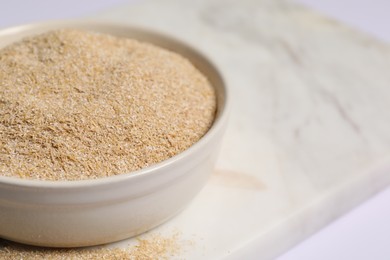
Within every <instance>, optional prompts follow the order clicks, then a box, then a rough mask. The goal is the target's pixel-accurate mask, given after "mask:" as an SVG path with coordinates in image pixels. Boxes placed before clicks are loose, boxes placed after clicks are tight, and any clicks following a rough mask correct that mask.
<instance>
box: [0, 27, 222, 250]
mask: <svg viewBox="0 0 390 260" xmlns="http://www.w3.org/2000/svg"><path fill="white" fill-rule="evenodd" d="M26 37H27V38H26ZM22 39H23V40H22ZM20 40H22V41H20ZM17 41H19V42H18V43H15V42H17ZM0 48H1V49H0V78H1V80H2V81H1V83H0V121H1V123H0V135H2V136H1V137H2V139H1V140H2V142H1V147H0V149H1V155H0V156H1V157H0V198H1V200H0V212H1V214H0V226H1V227H2V229H1V230H0V237H2V238H5V239H9V240H13V241H17V242H21V243H26V244H31V245H39V246H52V247H78V246H90V245H97V244H103V243H109V242H113V241H117V240H121V239H125V238H128V237H131V236H134V235H137V234H140V233H142V232H144V231H146V230H149V229H151V228H153V227H155V226H157V225H159V224H161V223H163V222H164V221H166V220H167V219H169V218H171V217H172V216H174V215H175V214H176V213H178V212H179V211H180V210H181V209H183V207H184V206H186V205H187V204H188V203H189V202H190V201H191V199H192V198H193V197H194V196H195V195H196V193H197V192H198V191H199V190H200V189H201V187H202V186H203V185H204V183H205V181H206V180H207V177H208V176H209V174H210V173H211V171H212V167H213V164H214V162H215V158H216V155H217V151H218V147H219V144H220V141H221V137H222V133H223V131H224V128H225V125H226V89H225V86H224V83H223V80H222V78H221V76H220V74H219V73H218V71H217V70H216V69H215V67H214V66H213V65H212V64H211V63H210V62H209V61H208V60H207V59H206V58H204V57H203V55H201V54H200V53H198V52H197V51H195V50H193V49H192V48H191V47H188V46H187V45H186V44H183V43H181V42H178V41H176V40H173V39H171V38H169V37H167V36H163V35H160V34H158V33H155V32H150V31H147V30H144V29H137V28H132V27H127V26H121V25H109V24H98V23H87V22H65V23H50V24H49V23H42V24H35V25H26V26H20V27H15V28H11V29H6V30H3V31H1V32H0ZM15 75H16V76H15ZM3 227H4V228H3Z"/></svg>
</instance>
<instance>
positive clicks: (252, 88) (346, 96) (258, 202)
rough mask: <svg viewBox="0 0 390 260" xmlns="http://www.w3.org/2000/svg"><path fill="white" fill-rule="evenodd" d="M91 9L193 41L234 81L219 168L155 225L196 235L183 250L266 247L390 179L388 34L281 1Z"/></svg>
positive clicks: (243, 252) (227, 252)
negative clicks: (379, 38)
mask: <svg viewBox="0 0 390 260" xmlns="http://www.w3.org/2000/svg"><path fill="white" fill-rule="evenodd" d="M99 18H104V19H107V20H110V21H117V22H121V23H128V24H139V25H142V26H147V27H151V28H154V29H158V30H160V31H163V32H166V33H169V34H172V35H175V36H176V37H179V38H181V39H183V40H185V41H187V42H190V43H192V44H193V45H195V46H197V47H198V48H199V49H201V50H202V51H203V52H205V53H206V54H207V55H209V56H210V57H211V58H212V59H213V60H214V61H215V62H216V63H217V65H219V66H220V68H221V70H222V72H223V73H224V75H225V77H226V79H227V82H228V84H229V85H230V87H231V91H232V97H233V98H232V101H233V102H232V103H233V106H232V117H231V124H230V128H229V131H228V133H227V137H226V139H225V143H224V147H223V151H222V154H221V157H220V161H219V164H218V168H219V169H220V170H219V174H216V175H215V176H213V178H212V179H211V181H210V182H209V184H208V185H207V186H206V188H205V189H204V190H203V191H202V193H201V194H200V195H199V196H198V197H197V198H196V200H195V201H194V203H193V204H192V205H191V206H190V207H189V208H188V209H187V210H186V211H185V212H183V214H181V215H180V216H178V217H177V218H175V219H174V220H173V221H171V222H170V223H168V224H167V225H164V226H163V227H162V228H161V230H156V232H165V230H167V229H169V228H176V229H179V230H181V231H182V232H183V236H184V237H185V236H192V235H195V236H196V237H199V238H200V239H199V240H198V241H196V243H195V246H193V248H192V249H188V250H187V252H186V253H185V254H184V255H183V257H184V258H189V259H190V258H192V259H197V258H199V257H206V258H208V259H215V258H218V257H220V258H223V257H225V258H228V259H229V258H233V259H235V258H241V259H244V257H245V259H246V258H247V257H252V258H255V259H259V258H261V259H267V258H271V257H274V256H276V255H277V254H279V253H281V252H282V251H283V250H285V249H287V248H288V247H290V246H292V245H293V244H295V243H297V242H299V241H300V240H302V239H303V238H305V237H307V236H308V235H310V234H311V233H312V232H314V231H316V230H317V229H318V228H320V227H322V226H323V225H325V224H326V223H328V222H329V221H330V220H332V219H334V218H335V217H337V216H339V215H340V214H342V213H344V212H345V211H346V210H348V209H350V208H352V207H353V206H355V205H356V204H357V203H359V202H361V201H362V200H363V199H365V198H367V197H368V196H370V195H372V194H373V193H375V192H376V191H378V190H380V189H382V188H383V187H385V186H387V184H388V183H389V181H390V173H389V172H388V171H386V170H388V169H389V168H388V165H389V164H388V162H389V145H390V134H389V129H390V122H389V121H388V120H386V119H387V115H386V113H385V111H386V110H387V107H388V103H389V101H390V100H389V98H390V95H389V94H390V93H388V90H387V85H388V83H389V82H390V76H389V75H386V73H384V70H383V68H387V67H388V66H389V65H390V59H389V58H390V56H389V55H390V51H389V48H388V47H387V46H386V45H384V44H380V43H377V42H375V41H373V40H371V39H369V38H368V37H365V36H362V35H359V34H358V33H356V32H353V31H351V30H349V29H347V28H345V27H344V26H340V25H337V24H336V23H335V22H331V21H328V20H326V19H324V18H321V17H319V16H317V15H314V14H313V13H311V12H308V11H306V10H305V9H302V8H300V7H297V6H294V5H290V4H287V3H286V2H284V1H271V0H270V1H266V0H262V1H240V2H237V1H229V2H227V1H215V0H214V1H196V2H191V1H174V0H171V1H164V2H158V1H144V2H142V3H139V4H137V5H136V6H131V7H129V8H125V7H122V8H120V9H117V10H112V11H109V12H106V13H105V14H101V15H99ZM227 179H229V180H227ZM232 179H240V182H237V181H232ZM254 180H256V181H254ZM254 182H256V183H257V185H249V184H253V183H254ZM237 183H239V184H237ZM254 186H256V187H254Z"/></svg>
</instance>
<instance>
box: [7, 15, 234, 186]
mask: <svg viewBox="0 0 390 260" xmlns="http://www.w3.org/2000/svg"><path fill="white" fill-rule="evenodd" d="M72 25H73V26H80V25H83V26H93V27H96V28H98V27H99V26H100V27H106V28H107V27H115V28H117V29H119V28H120V29H125V30H129V31H133V32H138V33H142V34H145V35H150V36H153V37H158V38H160V39H162V40H164V41H167V42H170V43H172V44H174V45H176V46H180V47H184V48H185V50H186V51H187V52H190V53H191V56H196V58H197V59H200V60H201V62H202V63H205V64H207V66H208V67H209V68H211V69H212V72H211V73H212V74H214V77H217V79H218V81H220V83H221V84H220V86H219V87H215V86H213V87H214V89H215V91H216V94H217V102H219V103H217V111H216V115H215V118H214V120H213V122H212V125H211V126H210V128H209V129H208V130H207V132H206V133H205V134H204V135H203V136H202V137H201V138H200V139H199V140H198V141H197V142H195V143H194V144H192V145H191V146H190V147H188V148H187V149H186V150H184V151H182V152H180V153H178V154H176V155H174V156H172V157H170V158H168V159H166V160H163V161H161V162H158V163H156V164H153V165H150V166H147V167H145V168H142V169H139V170H135V171H130V172H128V173H121V174H118V175H112V176H107V177H102V178H97V179H83V180H59V181H55V180H37V179H22V178H17V177H10V176H1V175H0V188H1V186H2V185H6V186H12V187H20V188H62V189H69V188H84V187H89V188H90V187H93V186H101V185H106V184H114V183H118V182H123V181H128V180H132V179H134V180H135V179H139V178H143V177H147V176H150V175H152V174H153V173H154V172H155V171H158V170H160V169H163V168H167V167H170V166H171V165H173V164H177V163H178V162H180V161H182V160H184V159H185V158H186V157H189V156H191V154H193V153H196V152H197V151H198V152H199V150H201V149H202V147H204V146H206V145H207V144H208V143H209V142H210V141H211V139H213V136H214V135H216V134H218V133H219V132H220V131H221V130H222V129H221V128H223V126H224V124H225V123H226V121H227V117H228V109H229V107H230V106H229V105H228V104H229V103H230V97H229V94H228V88H227V85H226V81H225V79H224V77H223V76H222V73H221V72H220V70H219V69H218V68H217V66H216V65H215V63H213V61H211V60H210V58H209V57H208V56H207V55H205V54H204V53H203V52H202V51H200V50H199V49H197V48H195V47H193V45H191V44H190V43H187V42H186V41H184V40H182V39H177V37H176V36H171V35H170V34H167V33H161V32H159V31H156V30H155V29H152V28H148V27H144V26H139V25H127V24H123V23H115V22H105V21H94V20H77V19H76V20H55V21H44V22H38V23H27V24H21V25H16V26H12V27H7V28H0V41H1V38H2V37H3V35H8V34H16V33H17V32H18V31H23V32H26V31H29V30H34V29H37V28H39V27H42V28H46V29H48V30H50V29H55V28H65V27H67V26H69V27H70V26H72ZM108 34H109V33H108ZM136 39H137V38H136ZM137 40H138V39H137ZM140 41H143V40H142V39H140ZM144 41H145V42H148V41H147V40H144ZM152 44H155V43H152ZM156 45H157V46H159V45H158V44H156ZM163 48H165V47H163ZM0 49H1V47H0ZM178 53H179V54H181V53H180V52H178ZM181 55H183V56H184V57H186V56H185V55H184V54H181ZM186 58H188V59H189V61H190V62H191V63H192V60H191V57H186ZM194 66H195V65H194ZM198 69H199V68H198ZM202 73H204V72H202ZM205 76H206V77H208V75H207V74H206V75H205ZM219 96H221V97H219Z"/></svg>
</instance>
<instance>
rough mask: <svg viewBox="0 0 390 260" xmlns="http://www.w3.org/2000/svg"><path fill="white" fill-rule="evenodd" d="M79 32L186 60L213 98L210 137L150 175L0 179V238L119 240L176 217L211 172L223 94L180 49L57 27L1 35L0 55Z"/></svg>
mask: <svg viewBox="0 0 390 260" xmlns="http://www.w3.org/2000/svg"><path fill="white" fill-rule="evenodd" d="M65 27H67V28H81V29H87V30H91V31H98V32H104V33H109V34H112V35H116V36H121V37H129V38H135V39H139V40H143V41H147V42H151V43H154V44H156V45H158V46H161V47H164V48H166V49H170V50H173V51H175V52H178V53H180V54H182V55H183V56H185V57H187V58H188V59H189V60H190V61H191V62H192V63H193V64H194V65H195V66H196V67H197V68H198V69H199V70H200V71H202V73H204V74H205V75H206V76H207V77H208V78H209V80H210V81H211V83H212V85H213V86H214V87H215V89H216V92H217V103H218V105H217V114H216V118H215V121H214V123H213V125H212V127H211V128H210V130H209V131H208V132H207V133H206V134H205V136H204V137H202V138H201V140H199V141H198V142H197V143H195V144H194V145H193V146H191V147H190V148H189V149H187V150H186V151H184V152H182V153H180V154H178V155H176V156H174V157H172V158H170V159H168V160H166V161H163V162H161V163H158V164H156V165H153V166H151V167H148V168H145V169H142V170H139V171H136V172H132V173H127V174H122V175H118V176H113V177H107V178H102V179H97V180H83V181H68V182H66V181H34V180H23V179H17V178H10V177H4V176H1V177H0V237H2V238H5V239H9V240H13V241H17V242H21V243H25V244H31V245H38V246H49V247H79V246H91V245H98V244H103V243H109V242H114V241H118V240H122V239H125V238H128V237H131V236H134V235H137V234H140V233H142V232H145V231H147V230H149V229H151V228H153V227H156V226H157V225H159V224H161V223H163V222H164V221H166V220H168V219H169V218H171V217H173V216H174V215H175V214H177V213H178V212H180V211H181V210H182V209H183V208H184V207H185V206H186V205H187V204H188V203H189V202H190V201H191V200H192V198H193V197H194V196H195V195H196V194H197V193H198V192H199V191H200V189H201V188H202V186H203V185H204V184H205V182H206V180H207V178H208V176H209V175H210V173H211V172H212V170H213V166H214V162H215V159H216V156H217V152H218V148H219V146H220V143H221V138H222V135H223V132H224V129H225V127H226V100H227V99H226V97H227V96H226V88H225V85H224V83H223V80H222V78H221V76H220V74H219V73H218V71H217V69H216V68H215V67H214V66H213V65H212V64H211V63H210V62H209V61H208V60H207V59H206V58H205V57H204V56H203V55H201V54H200V53H199V52H197V51H195V50H193V49H192V48H191V47H189V46H187V45H186V44H183V43H181V42H179V41H176V40H173V39H171V38H169V37H167V36H163V35H160V34H157V33H154V32H150V31H147V30H144V29H139V28H138V29H137V28H132V27H128V26H121V25H112V24H111V25H110V24H102V23H90V22H55V23H41V24H33V25H25V26H19V27H13V28H9V29H4V30H2V31H0V48H2V47H3V46H5V45H8V44H9V43H11V42H14V41H16V40H19V39H21V38H23V37H25V36H28V35H32V34H37V33H42V32H45V31H48V30H51V29H56V28H65Z"/></svg>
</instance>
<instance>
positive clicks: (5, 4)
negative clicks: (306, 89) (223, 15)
mask: <svg viewBox="0 0 390 260" xmlns="http://www.w3.org/2000/svg"><path fill="white" fill-rule="evenodd" d="M138 1H141V0H138ZM296 1H299V2H301V3H304V4H305V5H308V6H311V7H312V8H314V9H317V10H319V11H320V12H322V13H325V14H327V15H328V16H331V17H334V18H336V19H338V20H341V21H344V22H345V23H347V24H349V25H351V26H352V27H355V28H359V29H360V30H362V31H365V32H366V33H369V34H372V35H373V36H375V37H377V38H380V39H382V40H384V41H388V42H390V1H389V0H296ZM125 2H127V3H128V2H137V0H67V1H54V0H35V1H27V0H13V1H8V0H0V27H6V26H11V25H16V24H22V23H26V22H30V21H42V20H48V19H63V18H73V17H79V16H82V15H86V14H90V13H93V12H96V11H99V10H102V9H105V8H109V7H112V6H115V5H118V4H121V3H125ZM389 69H390V68H389ZM389 87H390V86H389ZM389 118H390V115H389ZM254 257H255V256H254ZM278 259H279V260H350V259H353V260H389V259H390V188H389V189H387V190H385V191H383V192H382V193H380V194H379V195H377V196H376V197H374V198H372V199H370V200H369V201H367V202H365V203H363V204H362V205H361V206H359V207H358V208H356V209H355V210H353V211H352V212H350V213H349V214H347V215H345V216H343V217H342V218H340V219H339V220H337V221H335V222H334V223H332V224H331V225H329V226H327V227H325V228H324V229H322V230H321V231H319V232H318V233H317V234H315V235H314V236H312V237H310V238H308V239H307V240H306V241H304V242H302V243H301V244H299V245H297V246H296V247H294V248H293V249H291V250H290V251H289V252H287V253H286V254H284V255H283V256H281V257H279V258H278Z"/></svg>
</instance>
